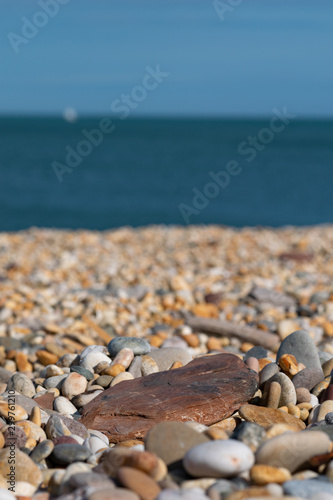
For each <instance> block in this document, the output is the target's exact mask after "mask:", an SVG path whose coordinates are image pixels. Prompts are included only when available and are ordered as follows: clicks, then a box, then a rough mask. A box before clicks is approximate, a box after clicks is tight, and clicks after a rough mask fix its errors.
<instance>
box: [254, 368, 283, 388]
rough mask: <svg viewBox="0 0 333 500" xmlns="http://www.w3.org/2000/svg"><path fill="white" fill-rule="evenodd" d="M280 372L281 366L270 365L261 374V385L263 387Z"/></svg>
mask: <svg viewBox="0 0 333 500" xmlns="http://www.w3.org/2000/svg"><path fill="white" fill-rule="evenodd" d="M279 371H280V367H279V365H277V364H276V363H269V364H268V365H266V366H264V368H263V369H262V370H261V371H260V373H259V385H260V387H263V386H264V384H265V383H266V382H267V381H268V380H270V379H271V378H272V377H273V376H274V375H275V374H276V373H278V372H279Z"/></svg>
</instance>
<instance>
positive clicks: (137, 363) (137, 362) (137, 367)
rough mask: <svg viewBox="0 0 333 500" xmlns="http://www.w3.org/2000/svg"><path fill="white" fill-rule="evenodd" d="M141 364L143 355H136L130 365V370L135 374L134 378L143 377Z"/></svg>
mask: <svg viewBox="0 0 333 500" xmlns="http://www.w3.org/2000/svg"><path fill="white" fill-rule="evenodd" d="M141 366H142V357H141V356H135V358H134V359H133V361H132V363H131V365H130V367H129V368H128V372H129V373H131V374H132V375H133V377H134V378H138V377H141V376H142V374H141Z"/></svg>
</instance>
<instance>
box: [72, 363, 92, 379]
mask: <svg viewBox="0 0 333 500" xmlns="http://www.w3.org/2000/svg"><path fill="white" fill-rule="evenodd" d="M71 372H76V373H79V374H80V375H83V376H84V377H85V378H86V379H87V380H88V382H89V380H93V379H94V374H93V372H91V371H90V370H86V369H85V368H83V366H71Z"/></svg>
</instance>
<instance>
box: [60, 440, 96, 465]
mask: <svg viewBox="0 0 333 500" xmlns="http://www.w3.org/2000/svg"><path fill="white" fill-rule="evenodd" d="M90 455H91V451H90V450H88V448H86V447H85V446H82V445H80V444H58V445H57V446H55V447H54V450H53V451H52V454H51V456H50V458H51V460H52V461H53V462H54V463H55V464H57V465H68V464H71V463H73V462H85V461H86V460H88V458H89V457H90Z"/></svg>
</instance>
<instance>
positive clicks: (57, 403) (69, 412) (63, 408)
mask: <svg viewBox="0 0 333 500" xmlns="http://www.w3.org/2000/svg"><path fill="white" fill-rule="evenodd" d="M53 408H54V409H55V410H56V411H58V412H59V413H61V414H62V415H65V417H69V418H73V414H74V413H76V412H77V409H76V408H75V406H74V405H73V403H71V402H70V401H68V399H67V398H65V397H63V396H59V397H57V398H56V399H55V400H54V402H53Z"/></svg>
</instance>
